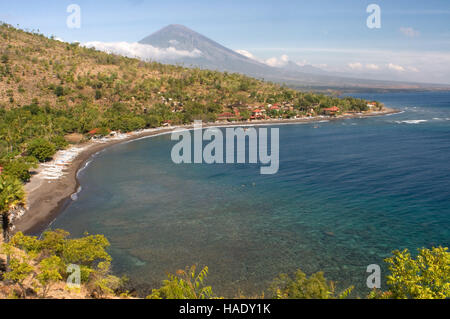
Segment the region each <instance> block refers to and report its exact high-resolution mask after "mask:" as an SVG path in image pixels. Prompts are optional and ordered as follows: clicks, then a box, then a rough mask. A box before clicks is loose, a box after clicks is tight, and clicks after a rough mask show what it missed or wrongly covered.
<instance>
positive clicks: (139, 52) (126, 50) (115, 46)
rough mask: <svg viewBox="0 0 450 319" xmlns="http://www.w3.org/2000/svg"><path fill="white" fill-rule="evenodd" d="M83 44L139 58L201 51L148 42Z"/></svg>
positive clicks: (183, 55) (184, 55)
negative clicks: (158, 45)
mask: <svg viewBox="0 0 450 319" xmlns="http://www.w3.org/2000/svg"><path fill="white" fill-rule="evenodd" d="M83 46H85V47H88V48H95V49H97V50H100V51H104V52H107V53H114V54H119V55H123V56H127V57H130V58H139V59H141V60H146V61H148V60H177V59H180V58H198V57H201V55H202V52H201V51H200V50H198V49H193V50H192V51H188V50H177V49H176V48H174V47H168V48H157V47H154V46H151V45H148V44H141V43H137V42H134V43H128V42H100V41H93V42H86V43H84V44H83Z"/></svg>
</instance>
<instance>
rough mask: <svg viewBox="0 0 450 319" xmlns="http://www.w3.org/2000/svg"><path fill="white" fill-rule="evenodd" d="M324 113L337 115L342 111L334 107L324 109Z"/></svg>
mask: <svg viewBox="0 0 450 319" xmlns="http://www.w3.org/2000/svg"><path fill="white" fill-rule="evenodd" d="M323 111H324V112H325V113H327V114H329V115H336V113H337V112H339V111H340V109H339V108H338V107H337V106H333V107H329V108H326V109H323Z"/></svg>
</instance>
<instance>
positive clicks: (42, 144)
mask: <svg viewBox="0 0 450 319" xmlns="http://www.w3.org/2000/svg"><path fill="white" fill-rule="evenodd" d="M27 151H28V155H31V156H34V157H36V159H37V160H38V161H39V162H46V161H48V160H50V159H51V158H52V156H53V155H54V154H55V152H56V148H55V146H54V145H53V144H52V143H50V142H49V141H47V140H45V139H42V138H37V139H35V140H33V141H31V142H30V144H29V145H28V150H27Z"/></svg>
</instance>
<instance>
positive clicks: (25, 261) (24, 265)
mask: <svg viewBox="0 0 450 319" xmlns="http://www.w3.org/2000/svg"><path fill="white" fill-rule="evenodd" d="M6 250H7V255H8V256H9V255H10V254H11V249H10V247H9V248H6ZM32 272H33V267H32V266H31V265H30V263H29V258H28V256H27V255H26V254H25V255H24V256H22V258H20V257H13V258H11V260H10V262H9V271H8V272H6V273H5V274H4V278H5V279H7V280H11V281H12V282H14V283H16V284H18V285H19V287H20V289H21V290H22V297H23V298H26V288H25V286H24V284H23V283H24V281H25V279H27V278H28V277H29V276H30V275H31V273H32Z"/></svg>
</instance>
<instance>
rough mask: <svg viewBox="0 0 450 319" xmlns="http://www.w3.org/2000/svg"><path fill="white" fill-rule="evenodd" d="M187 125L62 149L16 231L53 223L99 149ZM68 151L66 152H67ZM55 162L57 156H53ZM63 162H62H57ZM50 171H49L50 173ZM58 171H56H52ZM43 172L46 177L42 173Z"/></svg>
mask: <svg viewBox="0 0 450 319" xmlns="http://www.w3.org/2000/svg"><path fill="white" fill-rule="evenodd" d="M396 113H400V111H399V110H394V109H390V108H385V109H384V110H383V111H379V112H371V113H358V114H351V115H342V116H337V117H326V116H323V117H313V118H300V119H287V120H273V119H271V120H262V121H253V122H230V123H227V122H224V123H205V124H204V125H203V127H204V128H207V127H226V126H264V125H280V124H281V125H284V124H301V123H305V124H306V123H317V122H321V121H327V122H331V121H339V120H345V119H357V118H368V117H374V116H383V115H389V114H396ZM179 128H185V129H192V128H193V126H192V125H191V124H190V125H180V126H173V127H167V128H163V127H161V128H155V129H147V130H142V131H137V132H132V133H128V134H122V136H121V137H120V138H107V139H100V140H94V141H92V140H91V141H88V142H85V143H82V144H79V145H74V146H72V147H70V148H69V149H67V150H63V151H60V152H61V153H60V152H58V153H59V154H58V153H57V154H55V157H56V158H57V157H58V155H61V154H66V153H67V152H69V153H70V152H71V153H72V154H73V155H72V156H73V158H71V160H72V159H73V160H72V161H71V162H70V163H68V164H67V165H65V166H63V167H61V169H60V172H59V173H60V174H59V175H55V176H52V177H51V179H48V178H47V179H46V178H45V173H46V171H45V165H46V166H48V164H40V165H39V168H38V169H37V170H36V173H37V174H35V175H33V176H32V178H31V180H30V182H28V183H27V184H25V187H24V189H25V193H26V198H27V205H26V210H25V213H24V214H23V215H22V216H21V217H20V218H19V219H18V220H16V222H15V223H14V230H13V232H14V233H15V232H18V231H21V232H23V233H25V234H27V235H30V234H31V235H33V234H34V235H35V234H38V233H40V232H42V231H44V230H45V229H46V228H47V227H48V226H49V225H51V222H52V221H54V220H55V218H56V217H57V216H58V215H59V214H60V213H61V212H62V211H63V210H64V209H65V208H66V207H67V205H69V204H70V203H71V201H72V196H73V195H74V194H76V193H77V192H78V190H79V187H80V183H79V180H78V177H77V175H78V172H79V171H80V170H82V169H83V168H84V167H85V166H86V164H87V163H88V162H89V161H90V160H91V159H92V157H93V156H94V155H95V154H97V153H99V152H100V151H102V150H104V149H106V148H108V147H110V146H113V145H116V144H120V143H124V142H130V141H134V140H138V139H142V138H149V137H153V136H157V135H162V134H169V133H171V132H172V131H173V130H175V129H179ZM64 152H66V153H64ZM54 161H55V162H56V161H57V159H54ZM55 165H62V164H55ZM47 174H50V173H48V172H47ZM51 174H57V173H51ZM43 175H44V176H43Z"/></svg>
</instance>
